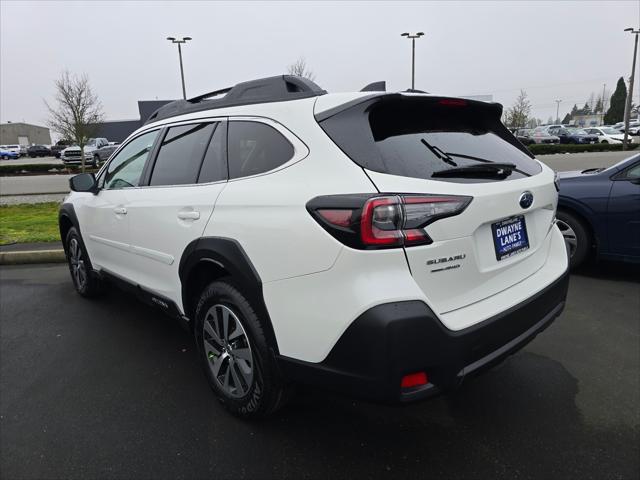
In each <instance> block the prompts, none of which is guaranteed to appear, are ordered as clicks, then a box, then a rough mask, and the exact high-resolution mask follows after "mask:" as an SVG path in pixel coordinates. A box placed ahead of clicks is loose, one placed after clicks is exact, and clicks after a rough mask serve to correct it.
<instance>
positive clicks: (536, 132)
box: [529, 127, 560, 143]
mask: <svg viewBox="0 0 640 480" xmlns="http://www.w3.org/2000/svg"><path fill="white" fill-rule="evenodd" d="M547 128H548V127H536V128H534V129H533V131H532V132H531V133H530V134H529V138H531V140H533V142H534V143H560V137H558V136H556V135H551V134H550V133H549V132H548V131H547Z"/></svg>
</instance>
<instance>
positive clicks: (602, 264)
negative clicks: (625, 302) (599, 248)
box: [571, 261, 640, 283]
mask: <svg viewBox="0 0 640 480" xmlns="http://www.w3.org/2000/svg"><path fill="white" fill-rule="evenodd" d="M571 273H572V274H573V275H581V276H584V277H591V278H603V279H606V280H614V281H623V282H635V283H640V264H638V263H623V262H609V261H590V262H587V263H586V264H585V265H582V266H580V267H579V268H577V269H575V270H574V271H572V272H571Z"/></svg>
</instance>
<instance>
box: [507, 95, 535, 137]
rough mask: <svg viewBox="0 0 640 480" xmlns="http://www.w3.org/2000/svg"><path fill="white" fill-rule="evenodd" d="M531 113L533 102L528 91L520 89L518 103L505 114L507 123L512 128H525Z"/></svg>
mask: <svg viewBox="0 0 640 480" xmlns="http://www.w3.org/2000/svg"><path fill="white" fill-rule="evenodd" d="M530 113H531V102H529V98H528V97H527V92H525V91H524V90H520V95H518V98H516V103H514V104H513V106H512V107H510V108H509V109H508V110H507V112H506V114H505V123H506V125H507V126H509V127H511V128H523V127H524V126H525V125H526V124H527V120H528V119H529V114H530Z"/></svg>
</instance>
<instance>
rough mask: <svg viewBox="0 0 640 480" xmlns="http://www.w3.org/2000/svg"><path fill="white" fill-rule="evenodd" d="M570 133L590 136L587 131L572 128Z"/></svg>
mask: <svg viewBox="0 0 640 480" xmlns="http://www.w3.org/2000/svg"><path fill="white" fill-rule="evenodd" d="M569 133H570V134H571V135H589V134H588V133H587V132H586V130H583V129H581V128H572V129H571V130H569Z"/></svg>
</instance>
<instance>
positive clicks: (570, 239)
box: [556, 219, 578, 257]
mask: <svg viewBox="0 0 640 480" xmlns="http://www.w3.org/2000/svg"><path fill="white" fill-rule="evenodd" d="M556 220H557V225H558V228H559V229H560V233H562V236H563V237H564V240H565V242H567V245H569V256H570V257H573V254H574V253H575V252H576V249H577V248H578V237H577V235H576V232H575V231H574V230H573V228H571V226H570V225H569V224H568V223H566V222H563V221H562V220H559V219H556Z"/></svg>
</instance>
